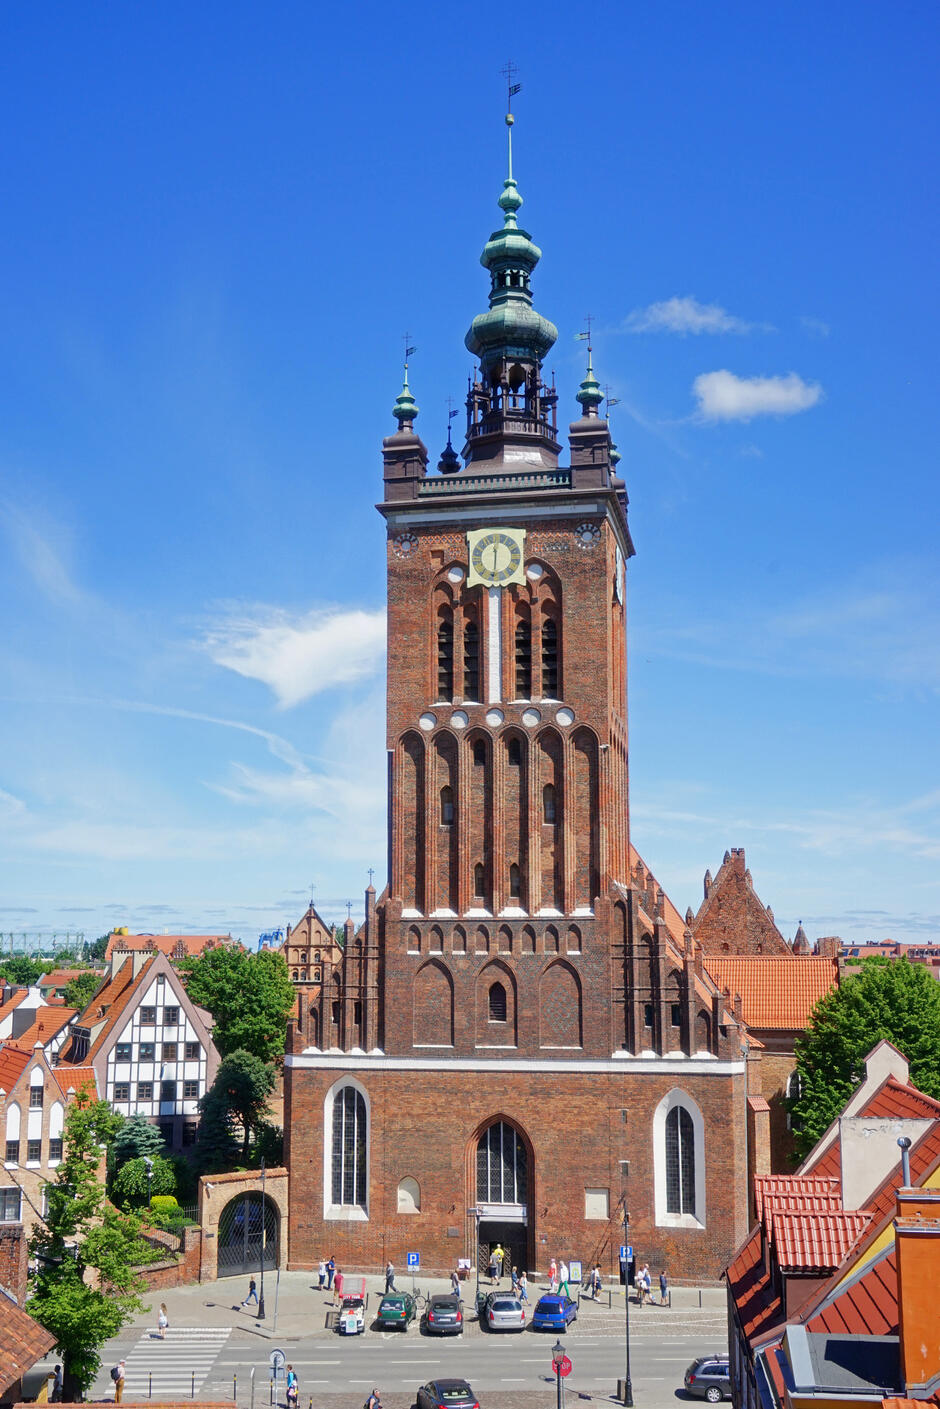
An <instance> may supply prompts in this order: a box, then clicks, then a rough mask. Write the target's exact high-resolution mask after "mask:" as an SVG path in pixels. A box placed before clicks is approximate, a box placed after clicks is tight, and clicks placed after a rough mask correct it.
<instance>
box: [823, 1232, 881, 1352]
mask: <svg viewBox="0 0 940 1409" xmlns="http://www.w3.org/2000/svg"><path fill="white" fill-rule="evenodd" d="M809 1311H810V1314H809V1319H808V1320H807V1322H806V1329H807V1330H808V1331H830V1332H834V1333H836V1334H848V1335H853V1336H859V1335H869V1336H896V1335H897V1334H898V1270H897V1262H896V1260H895V1256H894V1246H893V1245H892V1246H891V1247H890V1248H888V1249H887V1251H886V1252H884V1253H882V1254H881V1256H880V1257H879V1258H878V1259H877V1260H876V1261H875V1262H874V1263H873V1264H872V1265H871V1266H870V1267H869V1268H868V1269H867V1270H866V1271H865V1272H863V1273H862V1275H861V1276H860V1277H857V1278H856V1279H855V1280H854V1281H851V1282H849V1283H847V1284H846V1286H844V1287H842V1288H841V1289H840V1290H838V1291H836V1292H830V1294H829V1296H828V1297H827V1298H826V1300H825V1302H824V1303H823V1304H822V1305H821V1306H819V1307H818V1309H816V1310H815V1311H813V1310H812V1309H811V1308H810V1309H809Z"/></svg>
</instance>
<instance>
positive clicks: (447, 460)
mask: <svg viewBox="0 0 940 1409" xmlns="http://www.w3.org/2000/svg"><path fill="white" fill-rule="evenodd" d="M437 468H438V470H439V471H440V473H441V474H442V475H455V474H457V473H458V472H459V471H460V470H462V469H463V466H462V464H461V463H460V456H459V455H458V454H457V451H456V450H455V449H454V447H453V445H452V444H451V439H450V426H448V427H447V444H446V445H445V446H444V449H443V450H442V451H441V458H440V459H439V460H438V462H437Z"/></svg>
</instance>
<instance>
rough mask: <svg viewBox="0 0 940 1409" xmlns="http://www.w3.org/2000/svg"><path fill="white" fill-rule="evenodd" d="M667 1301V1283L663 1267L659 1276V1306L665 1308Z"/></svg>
mask: <svg viewBox="0 0 940 1409" xmlns="http://www.w3.org/2000/svg"><path fill="white" fill-rule="evenodd" d="M668 1300H669V1283H668V1282H667V1280H666V1269H665V1267H664V1268H663V1270H662V1271H661V1272H660V1274H659V1304H660V1306H665V1305H666V1303H667V1301H668Z"/></svg>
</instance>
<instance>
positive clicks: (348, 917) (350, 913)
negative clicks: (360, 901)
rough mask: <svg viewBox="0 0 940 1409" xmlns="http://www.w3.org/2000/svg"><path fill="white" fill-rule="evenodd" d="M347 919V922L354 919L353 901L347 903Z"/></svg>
mask: <svg viewBox="0 0 940 1409" xmlns="http://www.w3.org/2000/svg"><path fill="white" fill-rule="evenodd" d="M346 919H347V920H351V919H352V901H351V900H347V901H346Z"/></svg>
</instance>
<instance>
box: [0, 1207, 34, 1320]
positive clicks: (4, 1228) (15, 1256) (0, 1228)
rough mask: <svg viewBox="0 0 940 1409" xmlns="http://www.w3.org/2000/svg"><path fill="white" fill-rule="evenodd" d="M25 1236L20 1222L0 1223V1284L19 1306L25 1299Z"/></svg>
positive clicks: (24, 1230) (25, 1233)
mask: <svg viewBox="0 0 940 1409" xmlns="http://www.w3.org/2000/svg"><path fill="white" fill-rule="evenodd" d="M27 1238H28V1234H27V1232H26V1229H25V1228H24V1227H23V1225H22V1223H0V1286H3V1287H6V1289H7V1291H8V1292H11V1293H12V1294H13V1296H15V1297H16V1300H17V1304H18V1305H19V1306H22V1305H23V1302H24V1301H25V1300H26V1274H27V1256H26V1243H27Z"/></svg>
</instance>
